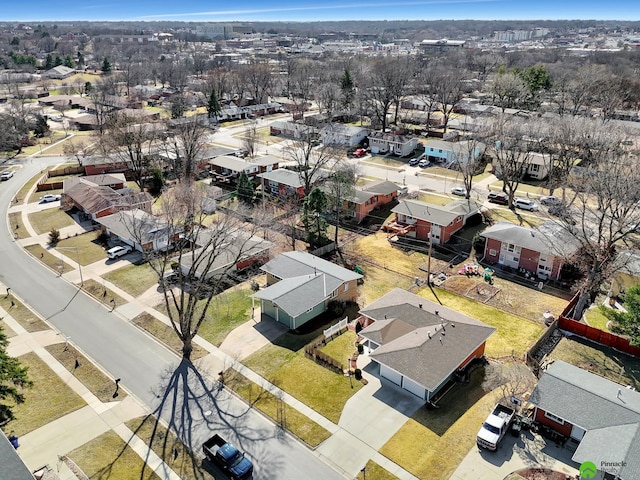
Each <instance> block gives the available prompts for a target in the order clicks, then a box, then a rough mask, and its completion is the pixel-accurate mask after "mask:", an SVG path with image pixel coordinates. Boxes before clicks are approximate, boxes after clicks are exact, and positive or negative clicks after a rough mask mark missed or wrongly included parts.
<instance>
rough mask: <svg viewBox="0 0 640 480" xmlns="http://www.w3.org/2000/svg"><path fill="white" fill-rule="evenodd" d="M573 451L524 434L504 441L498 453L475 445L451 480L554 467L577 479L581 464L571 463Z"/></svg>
mask: <svg viewBox="0 0 640 480" xmlns="http://www.w3.org/2000/svg"><path fill="white" fill-rule="evenodd" d="M572 455H573V450H571V449H570V448H567V447H562V446H557V445H556V444H555V443H553V442H548V441H547V440H546V439H544V438H543V437H541V436H540V435H536V434H533V433H531V432H523V433H522V434H521V435H520V437H518V438H516V437H513V436H512V435H510V434H507V436H506V437H505V438H504V439H503V440H502V442H501V443H500V447H499V448H498V451H497V452H489V451H487V450H481V449H480V448H478V447H477V446H474V447H473V448H472V449H471V450H470V451H469V453H468V454H467V456H466V457H465V458H464V460H463V461H462V463H460V465H459V466H458V468H457V469H456V471H455V472H453V475H452V476H451V478H452V479H453V480H462V479H464V480H499V479H502V478H505V477H506V476H507V475H509V474H510V473H513V472H515V471H517V470H521V469H523V468H530V467H546V468H552V469H553V470H557V471H559V472H563V473H565V474H566V475H567V476H572V477H575V476H576V475H577V474H578V468H579V465H578V464H577V463H576V462H574V461H573V460H571V456H572Z"/></svg>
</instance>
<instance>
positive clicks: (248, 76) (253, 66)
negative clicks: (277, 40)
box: [238, 61, 271, 104]
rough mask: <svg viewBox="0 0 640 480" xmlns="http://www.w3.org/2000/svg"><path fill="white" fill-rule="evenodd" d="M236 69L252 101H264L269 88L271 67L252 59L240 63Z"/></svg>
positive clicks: (257, 102)
mask: <svg viewBox="0 0 640 480" xmlns="http://www.w3.org/2000/svg"><path fill="white" fill-rule="evenodd" d="M240 67H241V68H240V69H239V71H238V74H239V75H240V77H241V78H242V79H243V80H244V84H245V85H246V87H247V90H248V91H249V92H250V94H251V97H252V101H253V102H254V103H256V104H259V103H266V100H267V95H268V94H269V92H270V89H271V68H270V67H269V64H267V63H262V62H257V61H252V62H251V63H249V64H248V65H241V66H240Z"/></svg>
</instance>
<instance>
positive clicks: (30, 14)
mask: <svg viewBox="0 0 640 480" xmlns="http://www.w3.org/2000/svg"><path fill="white" fill-rule="evenodd" d="M5 2H6V4H5V5H3V7H2V12H1V13H0V21H16V22H37V21H65V20H66V21H74V20H78V21H82V20H86V21H97V20H111V21H127V20H129V21H163V20H177V21H185V22H197V21H207V22H231V21H247V22H248V21H255V22H259V21H265V22H266V21H269V22H273V21H283V22H291V21H301V22H308V21H339V20H347V21H348V20H627V21H638V20H640V2H637V0H622V1H614V2H603V1H599V0H598V1H596V0H582V1H578V0H560V1H558V0H538V1H535V2H534V1H531V0H529V1H524V2H523V1H522V0H424V1H421V0H398V1H395V2H394V1H385V2H383V1H375V0H373V1H371V0H351V1H349V0H344V1H340V0H325V1H319V0H311V1H305V2H300V1H299V0H298V1H294V0H272V1H271V2H265V1H264V0H240V1H238V2H233V3H231V2H229V3H225V4H224V6H220V5H219V4H218V5H215V4H214V2H212V1H211V0H183V1H168V0H133V1H132V0H112V1H106V0H67V1H66V2H64V6H62V5H61V4H59V3H57V2H52V1H51V0H26V1H24V2H19V1H16V0H5ZM216 3H217V2H216Z"/></svg>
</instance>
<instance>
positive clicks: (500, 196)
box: [487, 192, 509, 205]
mask: <svg viewBox="0 0 640 480" xmlns="http://www.w3.org/2000/svg"><path fill="white" fill-rule="evenodd" d="M487 199H488V200H489V201H490V202H491V203H497V204H499V205H509V195H507V194H506V193H504V192H491V193H490V194H489V196H488V197H487Z"/></svg>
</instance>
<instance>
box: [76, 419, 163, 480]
mask: <svg viewBox="0 0 640 480" xmlns="http://www.w3.org/2000/svg"><path fill="white" fill-rule="evenodd" d="M67 456H68V457H69V458H70V459H71V460H73V461H74V462H75V463H76V465H78V467H80V468H81V469H82V471H83V472H84V473H85V474H86V475H87V476H88V477H89V478H91V479H96V480H98V479H99V480H108V479H110V480H141V479H144V480H160V477H158V475H156V474H155V472H152V471H151V470H149V469H147V468H146V464H145V462H144V460H142V458H140V456H139V455H138V454H137V453H136V452H135V451H133V449H132V448H131V447H129V446H128V445H127V444H126V443H124V441H123V440H122V439H121V438H120V436H119V435H118V434H116V433H115V432H114V431H113V430H109V431H108V432H106V433H103V434H102V435H100V436H99V437H97V438H94V439H93V440H91V441H90V442H88V443H85V444H84V445H82V446H81V447H79V448H76V449H75V450H73V451H72V452H70V453H68V454H67Z"/></svg>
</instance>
